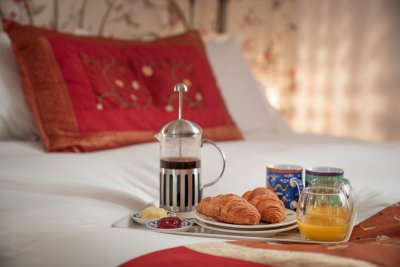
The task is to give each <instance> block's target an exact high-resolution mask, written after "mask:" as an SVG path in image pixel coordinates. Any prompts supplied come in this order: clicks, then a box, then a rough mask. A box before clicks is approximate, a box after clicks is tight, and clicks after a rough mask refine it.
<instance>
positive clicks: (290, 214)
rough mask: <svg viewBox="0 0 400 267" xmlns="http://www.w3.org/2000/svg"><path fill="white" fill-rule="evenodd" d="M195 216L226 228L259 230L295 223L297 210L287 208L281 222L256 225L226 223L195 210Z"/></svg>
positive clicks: (204, 221)
mask: <svg viewBox="0 0 400 267" xmlns="http://www.w3.org/2000/svg"><path fill="white" fill-rule="evenodd" d="M193 214H194V217H195V218H196V219H197V220H198V221H200V222H203V223H206V224H208V225H215V226H218V227H220V228H221V227H224V228H231V229H232V228H234V229H241V230H259V229H263V230H265V229H272V228H278V227H283V226H287V225H291V224H294V223H295V222H296V212H295V211H293V210H289V209H286V218H285V219H284V220H283V221H281V222H279V223H265V222H260V223H259V224H256V225H242V224H232V223H224V222H220V221H217V220H214V219H213V218H210V217H207V216H205V215H203V214H201V213H199V212H197V211H194V212H193Z"/></svg>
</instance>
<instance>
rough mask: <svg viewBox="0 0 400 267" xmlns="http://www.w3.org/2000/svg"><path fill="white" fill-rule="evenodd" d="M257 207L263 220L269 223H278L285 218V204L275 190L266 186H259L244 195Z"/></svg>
mask: <svg viewBox="0 0 400 267" xmlns="http://www.w3.org/2000/svg"><path fill="white" fill-rule="evenodd" d="M242 197H243V198H244V199H246V200H247V201H249V202H250V203H251V204H252V205H253V206H254V207H256V208H257V210H258V212H259V213H260V215H261V220H262V221H264V222H268V223H277V222H281V221H283V220H284V219H285V217H286V214H285V206H284V204H283V202H282V201H281V200H280V199H279V198H278V197H277V196H276V195H275V193H274V191H272V190H271V189H268V188H265V187H258V188H256V189H254V190H250V191H247V192H246V193H244V194H243V196H242Z"/></svg>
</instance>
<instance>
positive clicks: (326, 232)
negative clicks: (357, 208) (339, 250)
mask: <svg viewBox="0 0 400 267" xmlns="http://www.w3.org/2000/svg"><path fill="white" fill-rule="evenodd" d="M349 221H350V212H349V210H348V209H344V208H342V207H333V206H319V207H310V208H308V209H307V214H306V215H301V216H300V217H298V218H297V225H298V227H299V229H300V233H301V235H302V236H304V237H306V238H308V239H311V240H314V241H326V242H334V241H341V240H343V239H344V238H345V236H346V234H347V231H348V228H349Z"/></svg>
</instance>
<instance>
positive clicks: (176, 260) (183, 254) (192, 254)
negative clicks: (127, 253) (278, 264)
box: [121, 247, 270, 267]
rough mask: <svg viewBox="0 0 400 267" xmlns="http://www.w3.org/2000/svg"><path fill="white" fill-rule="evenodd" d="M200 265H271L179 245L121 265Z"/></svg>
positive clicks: (163, 266) (125, 266)
mask: <svg viewBox="0 0 400 267" xmlns="http://www.w3.org/2000/svg"><path fill="white" fill-rule="evenodd" d="M134 266H135V267H141V266H144V267H178V266H187V267H200V266H207V267H208V266H212V267H230V266H232V267H233V266H241V267H259V266H263V267H265V266H270V265H265V264H259V263H252V262H248V261H243V260H237V259H231V258H226V257H218V256H213V255H208V254H204V253H199V252H196V251H194V250H191V249H188V248H185V247H177V248H171V249H166V250H161V251H157V252H153V253H150V254H146V255H144V256H141V257H139V258H136V259H133V260H130V261H128V262H126V263H124V264H122V265H121V267H134Z"/></svg>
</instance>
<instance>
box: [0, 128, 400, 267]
mask: <svg viewBox="0 0 400 267" xmlns="http://www.w3.org/2000/svg"><path fill="white" fill-rule="evenodd" d="M219 145H220V146H221V147H222V149H223V150H224V151H225V153H226V156H227V169H226V173H225V175H224V177H223V179H222V180H221V181H220V182H219V183H217V184H216V185H215V186H213V187H211V188H209V189H206V190H205V195H216V194H220V193H236V194H242V193H243V192H245V191H246V190H248V189H251V188H254V187H258V186H264V185H265V166H266V165H267V164H269V163H294V164H298V165H302V166H304V167H307V166H327V165H329V166H337V167H342V168H343V169H344V170H345V176H346V177H347V178H348V179H350V181H351V182H352V184H353V187H354V188H355V195H356V198H357V210H358V220H357V221H358V222H360V221H362V220H364V219H366V218H368V217H370V216H371V215H373V214H374V213H376V212H377V211H379V210H381V209H383V208H385V207H386V206H388V205H390V204H393V203H395V202H398V201H399V200H400V197H399V196H400V195H399V187H400V173H399V171H398V167H399V166H400V144H399V143H390V144H370V143H365V142H359V141H354V140H350V139H341V138H333V137H326V136H314V135H293V134H289V135H284V136H280V137H277V138H270V139H268V140H264V141H238V142H221V143H219ZM202 160H203V163H202V166H203V177H204V179H203V182H208V181H210V180H211V179H212V177H213V176H215V175H217V174H218V173H219V171H220V164H221V162H220V159H219V156H218V153H217V152H216V151H215V150H213V148H212V147H206V148H205V149H204V151H203V159H202ZM158 162H159V153H158V144H157V143H149V144H142V145H136V146H130V147H126V148H119V149H113V150H108V151H100V152H94V153H86V154H72V153H45V152H43V150H42V148H41V145H40V143H36V142H22V141H3V142H0V266H115V265H118V264H121V263H123V262H125V261H127V260H129V259H131V258H133V257H137V256H140V255H143V254H146V253H149V252H152V251H155V250H159V249H164V248H168V247H174V246H179V245H184V244H190V243H194V242H208V241H210V240H214V239H205V238H195V237H187V236H171V235H167V234H160V233H151V232H148V231H141V230H133V229H118V228H111V224H112V223H114V222H115V221H117V220H118V219H120V218H121V217H123V216H126V215H127V214H129V213H130V212H131V211H132V210H140V209H142V208H144V207H146V206H147V205H150V204H157V202H158V190H159V188H158V186H159V185H158Z"/></svg>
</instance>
